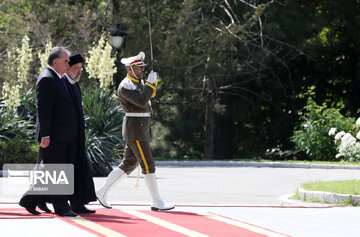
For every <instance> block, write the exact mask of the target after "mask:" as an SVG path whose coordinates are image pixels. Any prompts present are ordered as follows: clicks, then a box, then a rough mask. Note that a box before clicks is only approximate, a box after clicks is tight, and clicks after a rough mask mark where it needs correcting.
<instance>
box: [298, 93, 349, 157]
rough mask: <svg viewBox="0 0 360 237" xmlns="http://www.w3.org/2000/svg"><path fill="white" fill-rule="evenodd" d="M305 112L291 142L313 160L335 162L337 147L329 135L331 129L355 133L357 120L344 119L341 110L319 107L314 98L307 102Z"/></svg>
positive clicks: (324, 106)
mask: <svg viewBox="0 0 360 237" xmlns="http://www.w3.org/2000/svg"><path fill="white" fill-rule="evenodd" d="M304 109H305V112H304V114H303V116H302V117H301V121H302V122H301V123H300V125H299V128H297V130H295V131H294V135H293V136H292V138H291V140H292V141H293V142H294V143H295V146H296V148H297V149H299V150H301V151H304V152H305V153H306V154H307V155H308V156H309V158H310V159H311V160H319V161H335V160H337V159H336V154H337V152H336V145H335V143H334V140H333V138H332V137H330V136H329V135H328V133H329V130H330V129H331V128H333V127H334V128H338V129H339V130H342V131H354V128H355V119H354V118H348V117H344V116H343V115H341V114H340V111H339V109H335V108H327V106H326V105H325V104H323V105H317V104H316V102H315V101H314V100H313V98H312V97H309V98H308V100H307V105H306V106H305V108H304Z"/></svg>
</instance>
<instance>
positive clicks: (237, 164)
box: [0, 160, 360, 177]
mask: <svg viewBox="0 0 360 237" xmlns="http://www.w3.org/2000/svg"><path fill="white" fill-rule="evenodd" d="M155 163H156V166H170V167H257V168H299V169H351V170H360V165H334V164H310V163H284V162H258V161H176V160H175V161H165V160H159V161H155ZM119 164H120V163H119V162H113V163H112V164H111V165H112V166H118V165H119ZM3 174H5V172H4V171H3V170H0V177H3Z"/></svg>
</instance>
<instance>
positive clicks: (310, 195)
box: [299, 188, 360, 204]
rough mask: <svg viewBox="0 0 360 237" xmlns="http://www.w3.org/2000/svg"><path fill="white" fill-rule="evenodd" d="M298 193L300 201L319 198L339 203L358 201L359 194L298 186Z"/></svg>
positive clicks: (323, 200)
mask: <svg viewBox="0 0 360 237" xmlns="http://www.w3.org/2000/svg"><path fill="white" fill-rule="evenodd" d="M299 195H300V199H301V200H302V201H306V200H310V201H312V200H314V199H315V200H319V201H321V202H324V203H329V204H339V203H340V202H348V201H350V202H359V201H360V195H350V194H340V193H329V192H322V191H308V190H304V189H302V188H299Z"/></svg>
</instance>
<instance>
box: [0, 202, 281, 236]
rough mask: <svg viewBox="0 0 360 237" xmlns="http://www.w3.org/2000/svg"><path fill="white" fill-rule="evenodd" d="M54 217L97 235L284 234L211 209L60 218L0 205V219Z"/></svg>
mask: <svg viewBox="0 0 360 237" xmlns="http://www.w3.org/2000/svg"><path fill="white" fill-rule="evenodd" d="M55 217H57V218H59V219H61V220H63V221H65V222H67V223H69V224H71V225H74V226H76V227H78V228H81V229H83V230H86V231H88V232H90V233H92V234H95V235H97V236H141V237H155V236H156V237H162V236H163V237H172V236H174V237H176V236H200V237H201V236H221V237H228V236H229V237H230V236H231V237H233V236H241V237H263V236H272V237H285V236H287V235H284V234H280V233H276V232H273V231H271V230H267V229H264V228H261V227H258V226H254V225H251V224H248V223H245V222H241V221H237V220H232V219H230V218H227V217H222V216H219V215H216V214H212V213H191V212H179V211H167V212H154V211H136V210H116V209H97V210H96V213H95V214H81V215H80V216H78V217H75V218H64V217H59V216H57V215H55V214H51V213H50V214H47V213H44V212H42V214H41V215H38V216H34V215H31V214H29V213H27V212H26V210H25V209H23V208H0V219H23V218H29V219H35V218H55Z"/></svg>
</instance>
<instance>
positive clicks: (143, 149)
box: [117, 75, 156, 175]
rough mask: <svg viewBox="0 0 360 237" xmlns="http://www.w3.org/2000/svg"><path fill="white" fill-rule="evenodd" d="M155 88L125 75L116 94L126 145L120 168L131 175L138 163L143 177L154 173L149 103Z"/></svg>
mask: <svg viewBox="0 0 360 237" xmlns="http://www.w3.org/2000/svg"><path fill="white" fill-rule="evenodd" d="M155 90H156V86H155V85H152V84H150V83H148V82H146V83H143V81H142V80H138V79H135V78H133V77H131V76H129V75H127V76H126V77H125V78H124V79H123V80H122V81H121V83H120V85H119V88H118V90H117V94H118V97H119V99H120V102H121V105H122V107H123V110H124V112H125V116H124V121H123V127H122V135H123V138H124V140H125V142H126V147H125V152H124V158H123V160H122V162H121V164H120V166H119V168H120V169H122V170H123V171H124V172H125V173H126V174H128V175H129V174H130V173H131V172H132V171H133V170H134V169H135V168H136V166H137V164H138V163H140V166H141V168H142V173H143V174H149V173H155V162H154V159H153V157H152V153H151V148H150V140H151V138H150V136H151V134H150V133H151V132H150V114H151V102H150V99H151V97H152V95H153V93H154V91H155Z"/></svg>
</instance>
